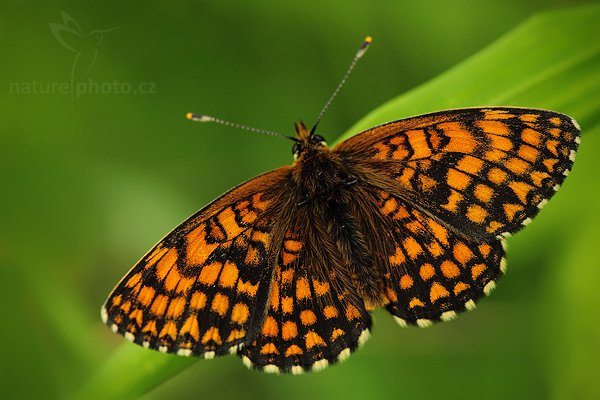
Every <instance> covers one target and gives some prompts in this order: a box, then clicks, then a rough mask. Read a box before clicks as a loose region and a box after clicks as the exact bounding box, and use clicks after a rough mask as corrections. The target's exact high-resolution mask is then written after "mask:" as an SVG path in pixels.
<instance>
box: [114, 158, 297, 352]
mask: <svg viewBox="0 0 600 400" xmlns="http://www.w3.org/2000/svg"><path fill="white" fill-rule="evenodd" d="M288 175H289V168H288V167H284V168H280V169H278V170H275V171H272V172H269V173H266V174H263V175H261V176H259V177H257V178H255V179H253V180H251V181H248V182H246V183H245V184H242V185H240V186H239V187H237V188H236V189H233V190H232V191H230V192H229V193H227V194H225V195H224V196H222V197H221V198H219V199H217V200H216V201H215V202H213V203H212V204H211V205H209V206H208V207H207V208H205V209H203V210H201V211H199V212H198V213H197V214H195V215H193V216H192V217H190V218H189V219H188V220H187V221H185V222H183V223H182V224H181V225H180V226H178V227H177V228H176V229H175V230H173V231H172V232H171V233H170V234H169V235H167V236H166V237H165V238H164V239H163V240H162V241H161V242H159V243H158V244H157V245H156V246H155V247H154V248H153V249H152V250H151V251H150V252H149V253H148V254H146V255H145V256H144V257H143V258H142V259H141V260H140V261H139V262H138V263H137V264H136V265H135V266H134V267H133V269H132V270H131V271H130V272H129V273H128V274H127V275H126V276H125V278H123V280H122V281H121V282H120V283H119V284H118V285H117V287H116V288H115V289H114V291H113V292H112V294H111V295H110V297H109V298H108V300H107V302H106V303H105V306H104V308H103V318H105V320H106V323H107V324H108V325H109V326H111V328H112V329H113V330H114V331H116V332H118V333H120V334H123V335H124V336H125V337H126V338H128V339H129V340H131V341H134V342H136V343H138V344H141V345H143V346H144V347H150V348H153V349H158V350H161V351H163V352H177V353H178V354H183V355H205V356H206V357H211V356H213V355H214V354H222V353H225V352H227V351H230V349H232V348H233V349H235V348H236V346H237V345H238V344H239V343H242V342H243V341H244V340H245V338H246V336H247V334H248V331H249V330H252V329H253V328H254V329H256V326H257V325H259V324H260V323H261V322H262V314H263V312H264V310H265V308H266V304H267V300H268V294H269V288H270V286H271V275H272V272H273V263H272V262H271V261H270V254H271V253H270V252H271V251H272V242H273V240H277V239H275V238H274V235H275V234H276V233H275V231H274V227H275V226H276V225H277V217H278V212H279V207H278V204H279V203H278V202H277V201H278V199H279V198H280V197H281V193H279V190H280V189H281V188H282V187H283V180H284V179H286V178H287V177H288Z"/></svg>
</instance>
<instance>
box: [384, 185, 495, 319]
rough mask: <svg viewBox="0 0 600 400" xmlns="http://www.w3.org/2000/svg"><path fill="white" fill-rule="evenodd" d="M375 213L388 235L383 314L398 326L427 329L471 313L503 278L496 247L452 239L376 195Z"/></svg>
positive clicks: (403, 205)
mask: <svg viewBox="0 0 600 400" xmlns="http://www.w3.org/2000/svg"><path fill="white" fill-rule="evenodd" d="M378 197H379V198H378V205H379V212H380V213H381V215H383V216H384V218H385V226H386V228H387V229H389V231H390V232H391V233H392V236H393V238H392V242H393V250H392V252H391V253H390V254H389V257H388V260H387V261H388V262H387V263H386V267H387V270H386V272H385V273H384V286H385V294H386V296H387V298H388V300H389V303H388V304H387V306H386V308H387V309H388V311H390V312H391V313H392V314H393V315H394V316H395V317H396V321H397V322H399V323H400V324H401V325H406V324H407V323H408V324H413V325H419V326H422V327H424V326H428V325H429V324H431V322H435V321H443V320H450V319H453V318H454V317H455V316H456V314H457V313H458V312H462V311H465V310H469V309H472V308H474V307H475V302H476V301H477V300H479V298H480V297H482V296H483V295H484V294H487V293H489V292H490V291H491V290H492V289H493V288H494V287H495V282H496V280H497V279H498V278H499V277H500V276H501V275H502V273H503V272H504V268H505V267H506V261H505V259H504V249H503V245H502V241H503V240H504V239H495V238H494V239H492V240H491V241H490V242H478V241H476V240H473V239H470V238H467V237H464V236H462V235H459V234H457V233H456V232H454V231H453V230H452V229H450V228H449V227H447V226H444V225H442V224H440V223H439V222H438V221H436V220H435V219H433V218H431V217H429V216H428V215H426V214H425V213H423V212H421V211H419V210H417V209H416V208H415V207H413V206H411V205H410V204H408V203H406V202H404V201H403V200H402V199H399V198H395V197H393V196H390V195H389V194H388V193H385V192H381V193H379V196H378Z"/></svg>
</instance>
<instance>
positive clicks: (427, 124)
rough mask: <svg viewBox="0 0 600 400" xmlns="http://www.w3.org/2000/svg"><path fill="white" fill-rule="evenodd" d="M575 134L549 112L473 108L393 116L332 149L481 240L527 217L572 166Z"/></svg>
mask: <svg viewBox="0 0 600 400" xmlns="http://www.w3.org/2000/svg"><path fill="white" fill-rule="evenodd" d="M579 134H580V131H579V127H578V125H577V123H576V122H575V121H574V120H573V119H572V118H570V117H568V116H566V115H563V114H559V113H555V112H552V111H545V110H535V109H523V108H506V107H495V108H472V109H460V110H450V111H443V112H439V113H433V114H428V115H423V116H419V117H414V118H408V119H404V120H399V121H395V122H390V123H388V124H385V125H381V126H378V127H376V128H373V129H372V130H369V131H366V132H363V133H361V134H358V135H356V136H354V137H352V138H350V139H348V140H346V141H344V142H342V143H341V144H340V145H338V146H337V147H336V148H335V151H337V152H339V153H341V154H343V155H344V156H345V157H347V158H348V163H349V164H352V165H360V166H361V171H359V172H357V175H359V176H360V177H362V178H363V179H364V180H365V181H366V182H371V183H374V184H375V185H376V186H379V187H381V188H383V189H384V190H386V191H388V192H390V193H393V194H395V195H397V196H398V197H400V198H402V199H404V200H406V201H408V202H411V203H413V204H415V206H417V207H418V208H419V209H420V210H421V211H423V212H426V213H427V214H429V215H432V216H435V218H436V219H437V220H438V221H440V222H444V223H446V224H448V225H449V226H451V227H452V228H454V229H455V230H456V231H457V232H460V233H462V234H463V235H467V236H469V237H473V238H478V239H480V240H483V239H489V238H493V237H495V236H499V235H504V236H507V235H509V234H511V233H514V232H516V231H518V230H519V229H520V228H521V227H522V226H523V225H526V224H527V223H529V222H530V221H531V218H533V217H534V216H535V215H536V214H537V213H538V211H539V209H540V208H541V207H542V206H543V205H544V204H546V203H547V201H548V199H549V198H550V197H552V195H553V194H554V193H555V192H556V191H557V190H558V188H559V187H560V185H561V184H562V182H563V181H564V179H565V177H566V176H567V174H568V173H569V171H570V169H571V167H572V165H573V161H574V159H575V153H576V151H577V148H578V145H579Z"/></svg>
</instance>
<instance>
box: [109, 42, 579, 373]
mask: <svg viewBox="0 0 600 400" xmlns="http://www.w3.org/2000/svg"><path fill="white" fill-rule="evenodd" d="M369 43H370V39H369V38H367V40H366V41H365V43H364V44H363V46H362V47H361V48H360V50H359V52H358V53H357V56H356V57H355V59H354V61H353V63H352V64H351V67H352V66H353V65H354V63H355V62H356V60H357V59H358V58H359V57H360V56H362V54H363V53H364V51H365V50H366V47H367V45H368V44H369ZM350 70H351V68H350V69H349V71H350ZM347 75H348V73H347V74H346V77H347ZM346 77H345V78H346ZM345 78H344V80H343V81H345ZM343 81H342V82H343ZM338 89H339V87H338ZM335 93H337V90H336V91H335V92H334V95H335ZM332 98H333V96H332ZM330 102H331V98H330V101H329V102H328V103H327V105H329V103H330ZM325 108H326V107H325ZM321 116H322V113H321ZM321 116H319V120H320V117H321ZM190 118H192V119H196V120H201V121H209V120H211V121H217V122H220V120H216V119H214V118H211V117H205V116H198V115H191V116H190ZM221 122H222V121H221ZM317 123H318V122H317ZM316 125H317V124H315V128H316ZM315 128H313V129H311V130H310V131H309V130H308V129H307V128H306V127H305V126H304V125H303V124H302V123H298V124H296V137H295V138H292V139H293V141H294V145H293V154H294V158H295V161H294V163H293V165H291V166H284V167H281V168H278V169H275V170H273V171H270V172H267V173H264V174H262V175H260V176H258V177H256V178H254V179H251V180H249V181H247V182H245V183H243V184H241V185H240V186H238V187H236V188H234V189H232V190H230V191H229V192H227V193H226V194H224V195H223V196H221V197H219V198H218V199H217V200H215V201H214V202H212V203H211V204H209V205H208V206H206V207H205V208H203V209H202V210H200V211H199V212H197V213H196V214H194V215H193V216H191V217H190V218H189V219H187V220H186V221H185V222H183V223H182V224H181V225H179V226H178V227H177V228H175V230H173V231H172V232H171V233H169V234H168V235H167V236H166V237H165V238H164V239H163V240H161V241H160V242H159V243H158V244H157V245H156V246H154V248H152V250H150V252H149V253H148V254H146V255H145V256H144V257H143V258H142V259H141V261H139V262H138V263H137V264H136V265H135V266H134V267H133V269H132V270H131V271H129V273H128V274H127V275H126V276H125V277H124V278H123V279H122V280H121V282H120V283H119V284H118V285H117V287H116V288H115V289H114V291H113V292H112V293H111V295H110V296H109V297H108V300H107V301H106V303H105V305H104V307H103V308H102V318H103V319H104V321H105V323H106V324H107V325H108V326H110V327H111V329H112V330H113V331H114V332H116V333H119V334H121V335H124V336H125V338H127V339H128V340H130V341H132V342H135V343H136V344H139V345H142V346H144V347H147V348H151V349H155V350H159V351H162V352H166V353H176V354H179V355H183V356H199V357H204V358H212V357H214V356H219V355H223V354H228V353H236V354H238V355H239V356H240V357H241V358H242V359H243V361H244V364H246V365H247V366H252V367H254V368H257V369H261V370H264V371H265V372H286V373H288V372H289V373H293V374H296V373H301V372H304V371H311V370H319V369H322V368H324V367H326V366H328V365H330V364H333V363H335V362H337V361H341V360H344V359H346V358H348V356H349V355H350V353H351V352H353V351H354V350H356V348H357V347H358V346H360V345H361V344H363V343H364V342H365V340H367V338H368V337H369V332H370V329H371V317H370V311H372V310H373V309H376V308H378V307H385V308H386V309H387V310H388V311H389V312H390V313H391V314H392V316H393V317H394V318H395V319H396V321H398V323H399V324H400V325H402V326H406V325H417V326H420V327H426V326H428V325H431V324H432V323H433V322H438V321H446V320H450V319H453V318H454V317H455V316H456V315H457V313H460V312H462V311H465V310H470V309H473V308H474V307H475V303H476V302H477V301H478V300H479V299H480V298H481V297H482V296H483V295H484V294H488V293H489V292H490V291H491V290H492V289H493V288H494V286H495V283H496V281H497V280H498V279H499V278H500V276H501V275H502V274H503V272H504V270H505V268H506V261H505V258H504V246H503V244H504V238H506V237H507V236H509V235H511V234H513V233H515V232H517V231H519V230H520V229H521V228H522V227H523V226H524V225H527V224H528V223H529V222H530V221H531V219H532V218H533V217H534V216H535V215H536V214H537V213H538V212H539V210H540V209H541V208H542V207H543V206H544V204H546V203H547V202H548V199H550V198H551V197H552V196H553V195H554V193H556V191H557V190H558V188H559V187H560V185H561V184H562V183H563V181H564V179H565V177H566V176H567V174H568V172H569V171H570V169H571V167H572V165H573V161H574V158H575V152H576V151H577V148H578V145H579V140H580V139H579V137H580V136H579V134H580V132H579V126H578V125H577V123H576V122H575V121H574V120H573V119H572V118H570V117H568V116H566V115H563V114H560V113H556V112H552V111H545V110H536V109H526V108H510V107H485V108H470V109H458V110H449V111H441V112H436V113H432V114H426V115H421V116H417V117H412V118H406V119H401V120H398V121H394V122H390V123H387V124H384V125H380V126H377V127H375V128H372V129H369V130H367V131H365V132H362V133H360V134H358V135H356V136H354V137H352V138H350V139H348V140H346V141H344V142H342V143H340V144H339V145H337V146H335V147H333V148H329V147H328V146H327V144H326V143H325V139H324V138H323V137H321V136H319V135H316V134H315V132H314V131H315Z"/></svg>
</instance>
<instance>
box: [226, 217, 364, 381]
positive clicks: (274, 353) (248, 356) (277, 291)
mask: <svg viewBox="0 0 600 400" xmlns="http://www.w3.org/2000/svg"><path fill="white" fill-rule="evenodd" d="M315 211H316V212H315ZM299 213H300V215H299V216H296V220H297V221H298V222H297V223H296V224H293V226H292V229H291V230H290V231H288V232H287V233H286V235H285V240H284V242H283V248H282V251H281V253H280V257H279V262H278V263H277V266H276V267H275V274H274V276H273V286H272V288H271V294H270V297H269V306H268V309H267V315H266V318H265V320H264V323H263V325H262V329H261V331H260V333H259V334H258V335H257V336H256V337H255V338H254V339H253V340H252V341H251V342H250V343H247V344H245V345H244V346H243V347H242V348H241V349H240V350H239V351H238V354H239V355H240V356H241V357H242V360H243V361H244V364H246V365H247V366H248V367H253V368H256V369H260V370H263V371H265V372H270V373H273V372H275V373H278V372H285V373H292V374H299V373H303V372H308V371H318V370H321V369H323V368H325V367H327V366H329V365H331V364H334V363H336V362H339V361H344V360H345V359H346V358H348V357H349V356H350V354H351V353H352V352H353V351H354V350H356V349H357V347H358V346H359V345H362V344H363V343H364V342H365V341H366V340H367V339H368V338H369V335H370V332H369V329H370V327H371V317H370V315H369V313H368V312H367V310H366V309H365V305H364V302H363V300H362V299H361V298H360V296H359V294H358V292H357V291H356V288H355V287H354V286H353V284H352V283H351V273H350V271H348V270H347V269H346V266H344V264H343V262H342V261H341V260H340V259H339V257H340V255H339V254H337V251H336V249H335V243H334V239H333V238H331V237H330V235H327V233H326V232H325V227H326V225H327V223H326V221H322V220H321V221H319V220H318V219H319V216H318V215H315V214H318V210H314V209H300V210H299ZM315 219H317V222H316V223H315V224H314V225H312V224H306V223H305V221H307V220H315ZM301 225H304V226H303V227H301ZM299 232H301V233H300V234H299ZM310 238H313V239H314V240H310ZM325 255H327V257H325Z"/></svg>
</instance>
